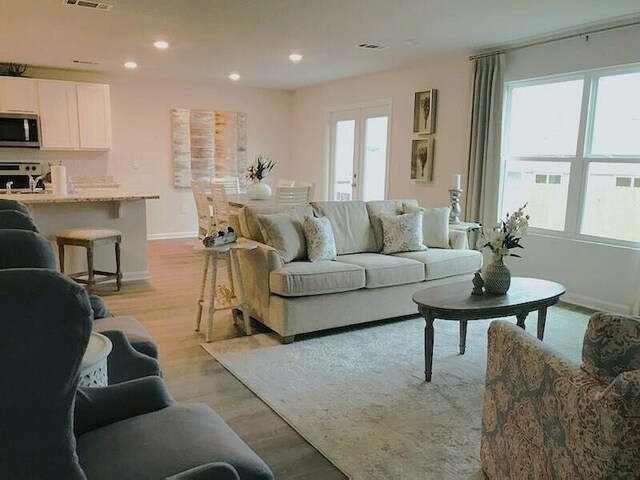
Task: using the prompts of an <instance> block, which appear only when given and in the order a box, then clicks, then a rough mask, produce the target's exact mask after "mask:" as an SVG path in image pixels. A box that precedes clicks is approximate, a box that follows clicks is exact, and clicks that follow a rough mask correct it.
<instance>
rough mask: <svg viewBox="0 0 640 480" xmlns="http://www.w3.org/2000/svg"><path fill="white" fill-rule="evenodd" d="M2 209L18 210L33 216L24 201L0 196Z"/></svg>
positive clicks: (0, 207) (0, 208)
mask: <svg viewBox="0 0 640 480" xmlns="http://www.w3.org/2000/svg"><path fill="white" fill-rule="evenodd" d="M0 210H17V211H18V212H22V213H24V214H25V215H28V216H31V212H30V211H29V208H28V207H27V206H26V205H25V204H24V203H22V202H17V201H16V200H7V199H6V198H0Z"/></svg>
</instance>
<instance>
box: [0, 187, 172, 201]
mask: <svg viewBox="0 0 640 480" xmlns="http://www.w3.org/2000/svg"><path fill="white" fill-rule="evenodd" d="M0 198H4V199H7V200H18V201H20V202H23V203H80V202H132V201H135V200H153V199H158V198H160V195H158V194H157V193H148V192H141V191H136V190H123V189H119V188H103V189H98V188H90V189H86V190H81V189H78V190H76V191H75V192H74V193H69V194H67V195H54V194H53V193H12V194H6V193H5V194H0Z"/></svg>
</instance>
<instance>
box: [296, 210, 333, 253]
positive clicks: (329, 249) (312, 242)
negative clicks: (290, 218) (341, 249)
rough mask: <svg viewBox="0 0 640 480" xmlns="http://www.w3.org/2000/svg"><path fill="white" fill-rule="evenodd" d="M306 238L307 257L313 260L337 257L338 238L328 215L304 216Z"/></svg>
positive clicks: (303, 225) (303, 226)
mask: <svg viewBox="0 0 640 480" xmlns="http://www.w3.org/2000/svg"><path fill="white" fill-rule="evenodd" d="M302 230H303V232H304V238H305V240H306V241H307V257H308V258H309V260H311V261H312V262H319V261H321V260H335V259H336V255H337V253H336V239H335V237H334V236H333V228H331V222H330V221H329V219H328V218H327V217H320V218H316V217H312V216H310V215H307V216H305V217H304V223H303V224H302Z"/></svg>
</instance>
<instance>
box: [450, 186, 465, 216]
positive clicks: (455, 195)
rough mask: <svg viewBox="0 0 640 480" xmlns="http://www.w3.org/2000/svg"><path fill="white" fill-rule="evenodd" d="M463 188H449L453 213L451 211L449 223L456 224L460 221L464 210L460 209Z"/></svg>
mask: <svg viewBox="0 0 640 480" xmlns="http://www.w3.org/2000/svg"><path fill="white" fill-rule="evenodd" d="M462 192H463V190H461V189H459V188H450V189H449V197H450V199H451V213H449V223H450V224H453V225H456V224H458V223H460V213H462V210H461V209H460V196H461V195H462Z"/></svg>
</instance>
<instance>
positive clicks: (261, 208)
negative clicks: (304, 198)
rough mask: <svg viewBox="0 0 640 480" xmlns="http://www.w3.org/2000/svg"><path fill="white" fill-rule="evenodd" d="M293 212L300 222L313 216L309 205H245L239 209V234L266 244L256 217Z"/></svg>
mask: <svg viewBox="0 0 640 480" xmlns="http://www.w3.org/2000/svg"><path fill="white" fill-rule="evenodd" d="M290 211H293V212H295V213H296V215H298V217H300V220H301V221H302V220H303V219H304V216H305V215H313V209H312V208H311V207H310V206H309V205H296V206H294V207H292V206H289V205H247V206H244V207H242V208H241V209H240V212H239V214H238V220H239V222H240V233H241V234H242V236H243V237H244V238H250V239H251V240H255V241H256V242H260V243H266V242H265V238H264V237H263V236H262V232H261V231H260V224H259V223H258V215H268V214H271V213H283V212H290Z"/></svg>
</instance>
